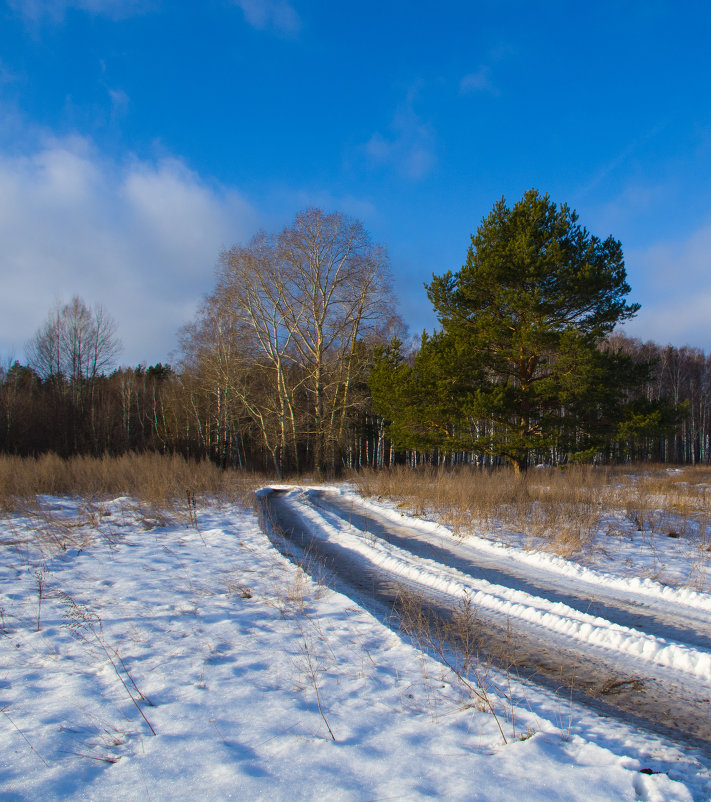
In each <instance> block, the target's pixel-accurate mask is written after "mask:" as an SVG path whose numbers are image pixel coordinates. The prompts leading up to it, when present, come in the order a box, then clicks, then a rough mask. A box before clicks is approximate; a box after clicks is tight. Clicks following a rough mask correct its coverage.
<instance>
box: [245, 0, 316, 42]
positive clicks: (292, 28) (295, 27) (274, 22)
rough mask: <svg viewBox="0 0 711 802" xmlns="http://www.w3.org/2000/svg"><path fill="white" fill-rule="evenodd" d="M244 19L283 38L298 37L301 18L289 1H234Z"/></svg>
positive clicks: (255, 26)
mask: <svg viewBox="0 0 711 802" xmlns="http://www.w3.org/2000/svg"><path fill="white" fill-rule="evenodd" d="M234 3H235V5H236V6H237V7H238V8H241V9H242V12H243V13H244V18H245V19H246V20H247V22H248V23H249V24H250V25H251V26H252V27H254V28H257V29H259V30H260V31H274V32H275V33H278V34H281V35H282V36H296V34H298V33H299V31H300V30H301V27H302V22H301V17H299V15H298V13H297V12H296V10H295V9H294V7H293V6H292V5H291V4H290V3H288V2H287V0H234Z"/></svg>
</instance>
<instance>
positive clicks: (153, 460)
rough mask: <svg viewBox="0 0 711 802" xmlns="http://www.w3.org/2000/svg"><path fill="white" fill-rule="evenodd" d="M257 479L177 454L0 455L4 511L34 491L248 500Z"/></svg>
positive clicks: (155, 500)
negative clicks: (116, 455) (66, 456)
mask: <svg viewBox="0 0 711 802" xmlns="http://www.w3.org/2000/svg"><path fill="white" fill-rule="evenodd" d="M258 483H259V477H258V475H256V474H252V473H247V472H246V471H236V470H221V469H220V468H218V467H217V466H216V465H214V464H213V463H211V462H209V461H207V460H202V461H195V460H186V459H183V457H180V456H162V455H160V454H132V453H129V454H124V455H123V456H120V457H108V456H104V457H87V456H77V457H71V458H70V459H62V458H60V457H58V456H56V455H55V454H45V455H44V456H42V457H39V458H37V459H34V458H32V457H13V456H8V455H0V509H3V510H5V511H10V510H12V509H14V508H15V506H16V505H17V504H18V502H20V501H27V500H31V499H33V498H34V497H36V496H38V495H72V496H83V497H85V498H97V497H101V496H107V495H118V496H124V495H125V496H132V497H134V498H137V499H140V500H142V501H147V502H149V503H151V504H157V505H170V504H173V503H175V502H179V503H180V504H186V503H187V505H188V506H190V504H191V500H194V498H195V496H196V495H210V496H212V497H214V498H217V499H221V498H224V499H229V500H234V501H242V502H247V503H249V497H250V496H251V493H252V492H253V490H254V488H255V486H256V485H257V484H258Z"/></svg>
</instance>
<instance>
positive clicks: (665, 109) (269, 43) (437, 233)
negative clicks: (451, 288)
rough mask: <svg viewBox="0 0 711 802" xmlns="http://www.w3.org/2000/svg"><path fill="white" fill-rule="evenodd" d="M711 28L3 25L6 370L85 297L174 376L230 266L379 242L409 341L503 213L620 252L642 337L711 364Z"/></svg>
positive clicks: (556, 7)
mask: <svg viewBox="0 0 711 802" xmlns="http://www.w3.org/2000/svg"><path fill="white" fill-rule="evenodd" d="M709 30H711V6H710V5H709V4H707V3H706V2H703V1H702V0H698V2H676V3H672V2H665V0H639V2H638V1H637V0H625V2H624V3H619V2H608V0H600V1H599V2H595V3H579V4H571V3H569V2H565V3H564V2H558V1H557V0H551V1H550V2H540V3H535V4H534V3H530V2H526V0H497V2H472V1H471V0H469V1H464V0H462V1H461V2H454V1H451V2H450V1H449V0H441V2H439V3H437V4H435V3H430V2H417V0H409V2H405V1H404V0H390V1H388V0H378V2H374V0H360V2H358V3H347V2H336V3H334V2H331V1H330V0H200V2H198V1H197V0H182V2H177V3H176V2H169V0H0V272H1V274H2V288H3V289H2V292H1V293H0V358H1V359H2V362H3V363H5V364H6V363H7V362H8V361H9V360H13V359H19V360H20V361H23V360H24V359H25V358H26V356H25V345H26V343H27V341H28V340H29V339H30V338H31V337H32V335H33V334H34V332H35V331H36V330H37V329H38V328H39V327H40V326H41V325H42V323H43V322H44V321H45V320H46V318H47V315H48V313H49V312H50V311H51V310H52V309H53V308H54V307H56V305H57V304H61V303H65V302H67V301H69V300H70V298H71V297H72V296H74V295H79V296H81V297H82V298H83V299H84V301H85V302H86V303H87V304H88V305H99V304H100V305H102V307H103V308H104V310H105V311H106V312H108V313H109V314H110V315H111V316H112V317H113V318H114V319H115V320H116V323H117V327H118V335H119V337H120V338H121V340H122V342H123V351H122V353H121V356H120V362H121V363H122V364H124V365H137V364H139V363H144V364H155V363H156V362H166V361H169V362H175V361H176V360H177V359H178V354H177V351H176V349H177V347H178V332H179V330H180V328H181V327H182V326H184V325H185V324H186V323H189V322H190V321H191V320H192V319H193V318H194V315H195V312H196V309H197V307H198V306H199V304H200V302H201V300H202V298H203V297H204V296H205V295H207V294H209V293H210V292H211V291H212V289H213V287H214V279H215V275H214V270H215V265H216V263H217V260H218V257H219V254H220V252H221V251H222V250H224V249H226V248H230V247H231V246H232V245H235V244H238V243H247V242H248V241H249V239H250V238H251V237H252V236H253V235H254V234H255V233H256V232H257V231H258V230H260V229H264V230H267V231H278V230H280V229H281V228H283V227H284V226H286V225H288V224H289V223H290V222H291V221H292V220H293V218H294V216H295V214H296V213H297V212H298V211H300V210H302V209H304V208H306V207H309V206H317V207H320V208H322V209H324V210H326V211H340V212H343V213H345V214H347V215H350V216H353V217H355V218H357V219H359V220H361V221H362V222H363V224H364V225H365V227H366V229H367V230H368V231H369V233H370V235H371V237H372V239H373V240H374V241H375V242H377V243H380V244H382V245H384V246H385V247H386V248H387V250H388V253H389V256H390V263H391V267H392V272H393V276H394V285H395V295H396V298H397V302H398V308H399V311H400V314H401V315H402V317H403V318H404V320H405V322H406V323H407V324H408V325H409V326H410V329H411V331H412V332H413V333H417V332H419V331H421V330H422V329H423V328H428V329H430V330H431V329H432V328H434V327H435V326H436V319H435V317H434V314H433V312H432V309H431V306H430V304H429V301H428V300H427V296H426V293H425V289H424V283H425V282H427V281H429V280H430V279H431V277H432V275H433V274H436V275H439V274H441V273H444V272H446V271H447V270H453V271H456V270H458V269H459V268H460V267H461V266H462V264H463V263H464V261H465V259H466V253H467V249H468V247H469V244H470V236H471V234H473V233H474V232H475V231H476V228H477V226H478V225H479V223H480V222H481V220H482V218H483V217H485V216H486V215H487V214H488V212H489V211H490V209H491V207H492V206H493V204H494V203H495V202H496V201H497V200H498V199H499V198H501V197H502V196H503V197H505V198H506V200H507V201H508V202H509V203H510V204H513V203H515V202H516V201H517V200H518V199H520V198H521V196H522V195H523V193H524V192H525V191H526V190H528V189H530V188H532V187H534V188H536V189H538V190H539V191H540V192H541V193H547V194H548V195H549V196H550V197H551V199H552V200H553V201H555V202H556V203H567V204H568V205H570V206H571V207H572V208H574V209H576V210H577V212H578V214H579V216H580V222H581V223H582V224H583V225H585V226H586V227H587V228H588V230H589V231H590V232H591V233H593V234H596V235H598V236H600V237H603V238H604V237H607V236H608V235H612V236H614V237H615V238H616V239H619V240H620V241H621V242H622V247H623V250H624V254H625V261H626V265H627V273H628V280H629V283H630V285H631V288H632V289H631V293H630V295H629V300H630V301H633V302H638V303H640V304H641V305H642V308H641V311H640V312H639V314H638V315H637V317H636V318H635V319H634V320H633V321H631V322H630V323H628V324H627V325H626V327H625V331H626V332H627V333H628V334H630V335H631V336H636V337H640V338H641V339H643V340H650V339H651V340H654V341H656V342H658V343H661V344H666V343H672V344H674V345H677V346H683V345H691V346H695V347H699V348H703V349H704V350H706V351H707V352H708V351H711V63H710V62H709V59H708V31H709Z"/></svg>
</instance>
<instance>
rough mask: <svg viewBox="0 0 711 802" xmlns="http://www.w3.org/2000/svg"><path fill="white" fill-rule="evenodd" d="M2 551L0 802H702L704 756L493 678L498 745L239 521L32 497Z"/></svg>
mask: <svg viewBox="0 0 711 802" xmlns="http://www.w3.org/2000/svg"><path fill="white" fill-rule="evenodd" d="M371 503H373V502H371ZM377 506H378V507H379V509H380V511H381V512H382V511H383V510H385V508H384V507H382V506H381V505H377ZM392 514H393V515H395V513H394V512H393V513H392ZM397 516H398V518H401V517H402V516H401V515H400V513H397ZM315 523H316V522H315ZM321 525H322V526H323V524H321ZM329 525H330V526H331V527H332V528H333V529H334V531H333V533H332V534H333V535H334V536H335V537H338V538H343V539H346V538H349V537H351V538H352V537H353V536H354V535H353V533H352V532H350V531H348V527H346V526H341V527H340V528H339V527H338V524H337V522H336V520H335V519H331V520H330V524H329ZM361 540H363V542H365V540H367V539H365V540H364V539H361ZM360 547H363V548H365V547H364V546H362V545H361V546H360ZM369 547H372V548H374V549H375V548H377V544H374V543H370V544H369ZM488 548H492V549H496V548H497V547H496V546H494V545H491V544H489V546H488ZM507 552H510V556H512V558H513V559H514V560H519V561H523V562H524V563H525V561H529V563H530V564H531V566H532V567H533V563H535V562H536V561H538V563H539V564H540V563H541V562H543V563H545V566H544V567H545V568H546V570H554V571H557V572H558V573H559V574H560V575H561V576H566V575H570V576H572V575H576V572H577V575H578V576H579V579H581V581H590V582H595V581H598V582H599V583H600V584H601V586H602V585H604V584H605V582H607V583H608V584H609V585H610V587H612V588H613V589H614V583H615V581H616V578H615V570H614V568H615V566H614V565H612V566H609V567H608V575H607V579H605V580H604V581H601V580H600V578H599V575H596V574H594V572H593V573H590V568H581V567H579V566H576V565H575V564H571V563H566V562H565V561H561V560H560V559H559V558H551V557H548V556H546V555H537V554H535V555H531V553H524V552H523V551H521V550H518V549H512V548H509V549H507ZM0 555H1V558H0V614H1V617H0V712H1V713H2V716H0V797H2V799H10V800H12V799H53V798H80V799H122V800H123V799H134V798H135V799H139V798H140V799H142V800H143V799H191V800H192V799H198V798H204V799H227V798H233V799H290V800H291V799H314V798H322V799H329V800H330V799H363V800H379V799H383V800H385V799H408V800H409V799H420V798H426V797H427V798H433V797H434V798H442V799H480V800H511V799H516V798H521V799H526V800H536V799H540V800H546V802H550V801H551V800H557V799H559V800H574V799H580V800H636V799H641V800H660V801H664V802H666V801H667V800H670V801H671V800H689V799H694V800H703V799H709V798H711V759H709V756H708V755H704V754H702V753H701V752H699V751H697V750H695V749H692V748H689V747H687V746H682V745H679V744H674V743H672V742H670V741H667V740H665V739H663V738H661V737H659V736H653V735H650V734H648V733H644V732H642V731H639V730H635V729H634V728H632V727H631V726H628V725H625V724H621V723H619V722H616V721H614V720H612V719H606V718H604V717H601V716H599V715H597V714H595V713H591V712H589V711H587V710H586V709H584V708H583V707H580V706H577V705H575V704H571V702H570V700H569V699H566V698H565V697H564V695H556V694H553V693H551V692H549V691H547V690H542V689H540V688H538V687H536V686H535V685H532V684H528V683H522V682H518V681H516V680H514V679H512V678H507V681H510V682H511V687H510V692H509V696H508V699H509V702H508V706H504V707H503V708H500V709H499V711H498V716H499V722H498V723H500V724H501V725H502V727H503V729H504V732H505V734H506V736H507V741H508V743H506V744H504V743H503V740H502V737H501V733H500V731H499V727H498V724H497V720H496V719H495V718H494V717H493V716H492V715H491V713H489V712H486V711H485V710H482V709H480V708H481V707H482V705H481V704H477V699H476V698H475V697H472V696H471V694H468V693H467V690H466V688H465V687H464V686H463V685H462V683H461V682H459V681H458V680H457V678H456V677H455V676H453V675H451V674H449V673H448V672H447V671H446V670H445V668H444V667H443V666H442V664H441V663H439V662H437V661H436V660H435V659H433V658H431V657H429V656H426V655H423V654H422V653H420V652H419V651H418V650H417V649H415V648H414V646H413V645H412V644H410V643H409V642H408V641H407V640H406V639H404V638H402V637H401V636H399V635H398V634H397V633H396V632H393V631H391V629H389V628H388V627H386V626H385V625H384V624H383V623H381V622H380V621H378V620H376V619H375V618H374V617H373V616H371V615H370V614H369V613H367V612H366V611H365V610H364V609H362V608H361V607H359V606H358V605H357V604H355V603H354V602H353V600H351V599H349V598H347V597H345V596H342V595H340V594H338V593H336V592H334V591H333V590H330V589H328V588H326V587H324V586H322V585H319V584H316V583H314V582H313V581H312V580H311V579H310V578H309V577H308V576H307V575H306V574H304V573H303V572H302V571H301V569H299V568H298V567H296V566H295V565H294V564H293V563H291V562H289V561H288V560H287V559H285V558H284V557H282V556H281V555H280V554H279V552H278V551H277V550H276V549H275V548H274V547H273V546H272V544H271V543H270V541H269V540H268V538H267V537H266V536H265V535H264V533H263V532H262V531H261V529H260V527H259V522H258V520H257V516H256V513H254V512H253V511H251V510H245V509H243V508H239V507H235V506H231V505H230V506H228V505H219V504H216V503H215V504H207V503H205V504H203V505H202V506H201V507H200V508H199V509H198V514H197V521H195V520H191V519H190V516H188V515H185V516H180V515H178V514H177V513H176V512H167V513H159V512H157V511H155V510H147V509H145V508H143V507H142V506H141V505H140V504H139V503H138V502H136V501H133V500H131V499H127V498H119V499H113V500H110V501H105V502H102V503H94V504H88V503H85V502H82V501H80V500H67V499H58V498H44V499H42V500H41V510H40V511H39V513H38V511H33V512H28V513H27V514H25V515H21V514H14V515H6V516H4V517H3V518H2V519H0ZM391 558H392V555H390V556H389V557H388V559H391ZM619 569H620V570H619V571H618V574H619V577H623V576H625V574H626V572H627V570H628V566H627V565H626V564H623V563H620V566H619ZM407 570H408V571H412V570H413V569H412V567H410V568H407ZM584 571H588V574H585V575H584V576H583V575H582V574H581V572H584ZM432 575H433V576H438V577H439V578H438V579H437V581H438V582H439V581H443V580H442V575H441V574H439V575H438V574H437V572H436V571H435V570H434V568H433V570H432ZM619 577H618V579H619ZM433 581H434V580H433ZM447 581H455V578H453V577H452V576H450V577H449V578H448V580H447ZM626 587H629V586H627V585H626ZM633 591H634V592H638V593H640V594H645V593H646V594H647V596H652V597H653V596H655V594H657V592H658V594H659V597H660V599H662V598H664V593H669V591H665V590H664V589H663V588H662V587H661V586H659V585H655V584H654V583H650V582H649V581H647V582H646V584H645V583H644V582H643V583H640V584H639V586H638V587H636V588H633ZM678 592H679V593H682V594H683V593H685V592H687V593H691V591H684V590H683V589H682V590H680V591H678ZM482 599H483V597H482ZM710 599H711V597H709V596H707V595H706V594H705V593H698V592H696V591H695V592H694V595H693V596H687V597H685V598H681V597H680V598H674V599H672V600H671V601H670V603H679V604H687V605H688V604H691V605H692V606H693V605H696V608H697V609H702V608H703V606H704V605H708V604H709V601H710ZM689 600H691V601H689ZM508 601H509V602H511V603H514V602H515V603H521V602H522V600H521V599H518V600H516V599H509V600H508ZM705 609H708V607H706V608H705ZM560 612H561V611H560V610H557V611H556V610H552V611H551V610H548V611H543V612H542V613H541V615H543V614H549V613H556V614H558V613H560ZM585 625H589V626H590V627H594V622H592V623H591V622H582V623H581V627H585ZM584 631H585V632H589V631H592V629H585V630H584ZM679 659H680V658H679ZM695 665H696V664H695ZM699 665H700V663H699ZM701 670H702V669H699V670H698V671H696V669H695V668H694V671H695V672H696V673H695V674H694V675H695V676H696V678H697V679H703V677H701V675H700V673H699V672H700V671H701ZM704 670H705V669H704ZM153 732H155V735H154V734H153ZM331 732H332V734H333V737H332V736H331V734H330V733H331Z"/></svg>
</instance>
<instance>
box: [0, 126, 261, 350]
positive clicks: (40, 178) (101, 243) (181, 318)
mask: <svg viewBox="0 0 711 802" xmlns="http://www.w3.org/2000/svg"><path fill="white" fill-rule="evenodd" d="M259 222H260V220H259V219H258V216H257V213H256V212H255V211H254V209H253V208H252V206H251V205H250V204H249V203H248V202H247V201H246V200H245V198H244V197H243V196H242V195H241V194H240V193H238V192H236V191H234V190H231V189H229V188H224V187H220V186H213V185H212V184H210V183H209V182H206V181H205V180H203V179H202V178H201V177H200V176H199V175H197V174H195V173H194V172H193V171H191V170H189V169H188V168H187V167H186V166H185V164H184V163H183V162H181V161H180V160H178V159H162V160H158V161H150V160H141V159H133V160H130V161H128V162H116V161H113V160H109V159H106V158H104V157H102V156H101V154H99V153H98V152H97V151H96V150H95V149H94V148H93V146H92V144H91V143H90V142H89V141H87V140H86V139H82V138H79V137H75V138H70V139H63V140H46V141H45V142H43V143H41V144H40V145H39V146H37V147H35V148H34V149H33V150H32V152H30V153H28V154H25V155H23V156H17V155H13V156H9V155H7V154H2V153H0V241H2V243H3V248H2V254H0V269H1V270H2V274H3V277H4V278H3V292H2V294H1V295H0V353H4V354H8V353H14V354H15V355H16V356H18V357H19V358H22V357H21V351H22V347H23V344H24V342H25V341H26V340H27V339H28V338H29V337H30V336H31V335H32V333H33V332H34V330H35V329H36V328H37V327H38V326H39V325H40V323H41V321H42V319H43V317H44V315H45V314H46V312H47V310H48V309H49V308H50V307H51V306H52V305H53V304H54V303H55V302H56V301H57V300H59V299H63V298H64V299H66V298H69V297H71V296H72V295H73V294H79V295H82V296H83V297H84V298H85V299H86V300H87V301H88V302H91V303H94V302H98V303H102V304H103V305H104V306H105V307H106V309H107V311H109V312H110V313H111V314H112V315H113V316H114V317H115V318H116V319H117V320H118V322H119V328H120V335H121V339H122V340H123V342H124V346H125V351H124V358H125V360H126V361H128V362H129V363H130V362H134V363H135V362H137V361H139V360H148V361H158V360H164V359H165V358H166V356H168V354H169V352H170V351H171V350H172V349H173V348H174V347H175V344H176V330H177V329H178V328H179V327H180V326H181V325H182V324H184V323H186V322H187V321H189V320H190V319H191V317H192V315H193V313H194V309H195V306H196V303H197V302H198V301H199V299H200V297H201V296H202V295H203V294H204V293H206V292H209V291H210V289H211V287H212V275H213V266H214V264H215V262H216V259H217V256H218V253H219V251H220V250H221V249H222V248H224V247H228V246H230V245H232V244H233V243H235V242H237V241H242V240H245V239H247V238H248V237H249V236H250V235H251V234H252V233H253V232H254V230H255V229H256V228H257V227H258V224H259Z"/></svg>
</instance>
